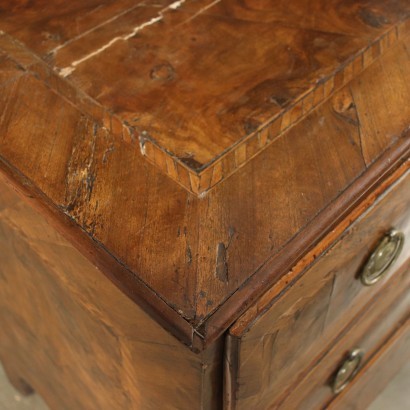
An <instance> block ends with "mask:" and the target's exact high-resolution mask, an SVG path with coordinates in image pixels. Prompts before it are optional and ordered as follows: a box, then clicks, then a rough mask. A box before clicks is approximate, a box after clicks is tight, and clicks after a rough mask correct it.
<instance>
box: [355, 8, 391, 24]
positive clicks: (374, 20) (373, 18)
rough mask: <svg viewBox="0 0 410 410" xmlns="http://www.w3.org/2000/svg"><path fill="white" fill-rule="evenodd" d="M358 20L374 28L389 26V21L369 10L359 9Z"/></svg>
mask: <svg viewBox="0 0 410 410" xmlns="http://www.w3.org/2000/svg"><path fill="white" fill-rule="evenodd" d="M359 16H360V18H361V19H362V20H363V22H364V23H365V24H367V25H368V26H370V27H374V28H381V27H383V26H384V25H386V24H389V20H388V19H387V18H386V16H384V15H381V14H376V13H374V12H373V11H372V10H369V9H361V10H360V12H359Z"/></svg>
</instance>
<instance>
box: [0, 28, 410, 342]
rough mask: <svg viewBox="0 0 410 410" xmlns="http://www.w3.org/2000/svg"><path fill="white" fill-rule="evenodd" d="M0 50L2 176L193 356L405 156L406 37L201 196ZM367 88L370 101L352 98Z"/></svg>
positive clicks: (68, 90) (8, 42) (75, 98)
mask: <svg viewBox="0 0 410 410" xmlns="http://www.w3.org/2000/svg"><path fill="white" fill-rule="evenodd" d="M0 43H1V44H0V49H2V50H4V51H3V54H2V59H1V61H0V64H1V69H2V71H1V72H2V77H1V78H2V80H1V81H2V83H1V84H0V87H1V89H2V94H1V99H0V106H1V110H2V111H1V112H2V116H1V123H0V129H1V134H0V157H1V164H2V165H1V166H2V169H3V172H6V170H8V171H7V172H14V171H18V172H17V173H16V172H14V175H18V174H19V173H20V174H22V175H21V176H20V177H17V178H18V179H20V183H23V184H26V183H27V180H28V181H30V183H31V184H32V185H34V187H33V188H32V189H35V187H37V188H38V189H39V190H40V191H42V192H43V193H44V194H45V195H46V197H48V198H49V200H50V202H51V204H52V205H53V206H55V207H56V208H57V209H58V210H59V212H60V214H64V215H66V216H68V217H69V218H70V219H72V220H73V221H74V222H75V223H77V224H78V226H79V233H80V232H82V231H85V232H86V233H87V234H88V235H89V236H90V237H91V238H92V239H93V240H94V241H95V243H96V248H97V250H98V249H100V248H102V249H103V250H105V251H107V252H108V253H109V254H110V255H111V256H112V263H113V264H118V263H119V264H120V265H121V266H122V267H125V268H126V269H128V270H129V272H130V279H129V280H127V282H126V283H123V287H125V288H130V289H131V288H132V283H131V282H132V281H133V280H132V277H133V276H135V277H136V279H135V282H136V283H137V286H136V288H137V289H138V290H137V291H136V294H138V297H136V298H135V299H136V300H138V299H139V300H140V301H141V302H140V303H142V304H145V305H147V304H148V305H150V306H151V308H153V310H155V309H156V306H157V302H156V301H155V300H159V301H160V302H159V303H163V304H164V305H167V307H168V308H170V310H171V309H172V310H173V311H174V312H176V313H177V315H178V316H180V318H179V319H177V318H175V315H174V316H173V318H172V319H171V318H170V315H168V316H167V317H166V318H164V322H168V323H169V328H174V330H176V329H181V327H184V326H185V330H184V335H185V336H184V337H185V338H187V339H188V341H185V342H186V343H187V344H189V345H191V346H194V345H195V346H196V348H201V346H203V345H204V344H207V343H208V341H212V340H215V339H216V338H217V337H218V336H219V335H221V334H222V333H223V332H224V331H225V330H226V329H227V328H228V327H229V326H230V325H231V324H232V323H233V321H234V320H235V319H236V318H237V317H238V316H239V315H240V314H241V313H243V312H244V310H245V309H246V307H247V306H249V305H250V304H252V303H253V302H254V301H255V300H256V299H257V298H258V297H259V296H260V295H262V294H263V293H264V292H265V291H266V290H267V289H268V288H270V287H271V286H272V284H273V283H274V282H275V281H277V280H278V278H279V277H280V276H281V275H282V274H284V273H286V272H287V271H288V269H289V268H291V267H292V266H293V265H294V264H295V263H296V262H297V259H298V258H300V257H302V256H303V254H304V253H306V252H307V251H308V250H309V249H310V248H311V247H312V246H313V245H314V243H315V242H317V241H318V240H319V237H318V235H325V233H326V230H328V231H329V230H330V229H331V226H332V224H333V226H335V225H336V223H337V222H338V221H339V220H340V219H341V218H342V216H343V215H341V214H340V209H347V208H349V207H353V206H354V204H355V203H356V201H357V200H358V199H359V198H360V195H362V193H363V191H366V190H368V189H369V188H371V187H372V185H373V184H375V183H377V181H378V180H379V178H381V177H382V176H383V175H385V174H388V173H389V172H390V171H391V170H393V169H394V168H395V167H396V166H397V165H398V164H399V163H400V162H401V161H403V160H405V158H406V157H407V155H408V149H409V146H410V140H409V138H408V134H406V130H407V128H408V118H409V117H410V112H409V109H410V108H409V105H408V104H407V105H406V104H405V101H406V99H408V98H410V90H409V87H408V83H409V82H408V76H409V72H408V71H407V70H406V69H405V67H407V66H406V63H407V61H408V60H407V59H408V40H406V41H402V42H400V43H398V44H397V45H396V46H395V47H392V48H391V50H390V51H389V52H387V53H386V54H385V55H384V56H383V57H382V58H381V59H380V60H379V61H378V62H376V63H374V64H373V65H372V66H370V67H369V68H368V69H367V70H365V72H363V73H362V74H361V75H360V76H358V77H357V78H356V79H355V80H354V81H353V82H352V83H350V84H349V85H348V86H346V87H344V88H343V89H342V90H341V91H340V92H337V93H335V95H334V96H333V97H332V98H331V99H330V100H328V101H327V102H326V103H324V104H323V105H322V106H320V107H318V108H317V109H316V110H315V111H314V112H312V113H311V114H310V115H309V116H308V117H307V118H306V119H304V120H303V121H301V122H299V123H298V124H297V125H295V127H293V128H292V129H291V130H289V132H288V134H286V135H284V136H282V137H281V138H279V139H277V140H276V141H275V142H274V143H273V144H271V145H270V146H269V147H268V148H266V150H265V151H264V152H263V153H261V154H260V155H258V157H257V159H256V158H255V160H254V161H252V162H251V163H249V164H248V165H246V166H244V167H242V168H241V169H240V170H238V171H237V172H236V173H235V175H233V176H232V177H231V178H229V180H227V181H225V182H224V183H223V184H220V185H218V186H217V187H215V188H214V189H213V190H212V191H211V192H210V193H209V194H208V195H206V196H205V197H197V196H195V195H192V194H189V193H188V192H186V191H185V190H184V189H182V188H180V187H179V186H177V185H176V184H174V183H173V181H171V180H169V179H168V178H167V177H165V176H163V175H162V174H161V173H160V172H158V171H157V170H156V169H155V168H154V167H152V166H151V165H150V164H148V163H147V162H146V161H145V159H144V158H143V157H142V156H141V153H140V152H139V151H138V150H134V149H130V145H129V143H128V142H127V141H128V140H127V138H128V139H129V138H130V137H129V136H128V137H127V135H128V134H126V128H123V127H122V125H121V123H117V122H115V121H114V118H115V117H114V116H110V117H108V118H106V121H108V123H109V124H110V126H109V127H105V126H101V124H100V123H99V121H98V120H97V119H96V118H97V117H98V112H99V113H100V114H102V113H103V111H104V110H103V108H102V107H101V106H99V105H98V104H96V103H94V102H93V101H92V100H91V99H90V98H87V97H86V95H85V94H84V93H83V92H82V91H81V90H79V89H78V88H76V87H75V86H74V85H73V84H70V83H69V82H67V80H65V79H62V78H61V77H59V76H58V75H56V74H55V73H53V72H52V70H51V71H50V70H47V67H48V66H47V64H45V63H44V62H41V60H40V59H39V58H38V57H36V56H35V55H33V54H31V53H30V52H29V51H27V50H26V49H25V48H24V47H22V46H21V45H19V44H18V43H16V42H15V41H14V40H12V39H10V37H8V36H6V35H3V36H1V37H0ZM375 82H377V83H378V84H380V86H379V88H378V90H377V91H375V92H373V93H371V94H370V93H361V89H362V87H367V88H368V89H370V87H371V85H372V84H374V83H375ZM399 88H400V90H401V91H400V94H398V93H397V92H396V90H397V89H399ZM28 90H29V91H28ZM352 101H353V103H352ZM386 104H388V105H387V107H388V109H386ZM377 107H379V108H380V109H377ZM98 110H100V111H98ZM50 118H54V119H55V121H53V122H50V121H49V119H50ZM117 125H119V130H120V131H121V133H122V132H123V131H124V134H121V135H122V138H117V137H116V134H115V132H114V131H115V130H116V129H117ZM380 130H382V132H381V131H380ZM125 140H127V141H125ZM383 155H384V156H383ZM240 159H241V157H238V160H240ZM167 164H168V166H170V167H171V165H170V164H169V163H167ZM232 166H233V165H232ZM10 170H14V171H10ZM368 170H374V171H368ZM175 172H177V171H175ZM221 172H222V168H221ZM349 187H350V188H349ZM40 201H43V199H41V200H40ZM335 201H339V202H337V203H339V205H340V208H339V209H338V208H337V207H336V206H330V205H331V204H334V203H335ZM238 204H240V206H238ZM342 204H344V205H342ZM326 209H328V212H324V211H325V210H326ZM346 212H347V211H346ZM54 215H58V212H57V213H54ZM255 223H257V225H258V226H259V229H255ZM309 232H310V233H309ZM76 241H77V239H75V240H74V244H75V243H76ZM79 247H80V246H79ZM224 248H225V251H223V249H224ZM218 250H222V254H223V253H224V255H225V256H224V258H218V254H219V255H221V253H218ZM223 259H225V261H224V260H223ZM285 259H286V261H285V262H284V260H285ZM279 261H281V262H279ZM221 267H223V269H222V270H221ZM112 271H113V269H112V268H110V269H107V274H108V275H111V276H112V275H113V274H112V273H111V272H112ZM218 272H219V273H218ZM221 272H222V273H223V274H220V273H221ZM116 275H117V274H116V273H115V274H114V277H116V278H117V279H116V281H117V283H121V282H124V279H121V278H119V277H118V276H116ZM139 281H141V286H140V285H138V282H139ZM133 292H134V290H133V291H132V292H129V293H133ZM147 293H151V297H149V296H147ZM134 295H135V293H134ZM162 311H163V312H164V311H165V310H164V309H163V310H162ZM171 316H172V315H171ZM181 318H182V321H183V322H184V323H185V325H181V323H180V322H181V321H180V319H181ZM193 335H194V336H193ZM178 337H181V335H180V333H179V334H178Z"/></svg>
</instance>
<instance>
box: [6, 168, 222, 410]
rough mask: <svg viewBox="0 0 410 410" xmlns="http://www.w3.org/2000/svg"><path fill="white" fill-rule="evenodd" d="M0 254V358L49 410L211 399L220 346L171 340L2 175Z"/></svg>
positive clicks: (199, 404) (177, 404) (193, 404)
mask: <svg viewBox="0 0 410 410" xmlns="http://www.w3.org/2000/svg"><path fill="white" fill-rule="evenodd" d="M0 255H1V263H0V324H1V329H2V331H1V338H0V359H1V361H2V362H3V363H4V365H5V367H6V368H7V370H8V373H9V375H10V378H16V379H24V380H25V381H26V382H27V383H28V384H29V385H30V386H32V387H33V388H34V389H35V390H36V391H37V392H38V393H39V394H40V395H41V396H43V397H44V399H45V401H46V402H47V403H48V405H49V406H50V407H51V408H52V409H90V410H94V409H96V408H98V409H107V410H108V409H109V410H113V409H138V410H140V409H144V410H145V409H147V410H151V409H152V410H157V409H178V410H183V409H189V410H191V409H193V408H195V409H196V408H198V409H200V408H201V409H206V408H212V409H214V408H218V406H219V401H220V395H219V393H218V392H219V390H218V388H219V387H218V386H219V374H220V372H219V371H217V368H218V360H219V358H218V354H220V349H219V348H218V347H216V346H213V347H212V348H210V349H209V350H208V351H206V352H203V353H202V354H199V355H196V354H194V353H193V352H191V351H190V350H189V349H188V348H186V347H185V346H183V345H182V344H181V343H179V342H178V341H177V340H176V339H175V338H174V337H173V336H171V335H170V334H168V333H167V332H166V331H165V330H164V329H163V328H162V327H160V326H159V325H158V324H157V323H156V322H155V321H154V320H153V319H151V318H150V317H149V316H148V315H147V314H146V313H145V312H143V311H142V310H141V309H140V308H139V307H138V306H137V305H136V304H135V303H133V302H132V301H131V300H130V299H129V298H128V297H126V296H125V295H124V294H123V293H122V292H121V291H120V290H119V289H118V288H117V287H116V286H115V285H114V284H113V283H112V282H111V281H110V280H108V279H107V278H106V277H105V276H104V275H103V274H102V273H101V272H100V271H99V270H98V269H97V268H96V267H94V266H93V265H92V264H91V263H90V262H89V261H88V260H87V259H86V258H85V257H84V256H82V255H81V254H80V253H79V252H78V251H77V250H76V249H74V248H73V247H72V246H71V245H70V244H69V243H68V242H67V241H66V240H65V239H64V238H62V237H61V236H60V235H59V234H58V233H57V232H56V231H55V230H54V229H53V228H52V227H50V225H49V224H47V222H46V221H45V220H44V219H43V218H42V217H41V216H40V215H39V214H38V213H36V212H35V211H33V210H32V209H31V208H30V207H29V206H28V205H27V204H26V203H25V202H24V201H23V200H21V199H20V197H19V195H18V194H17V193H16V192H14V190H13V189H12V188H11V187H10V186H9V185H8V184H7V183H6V182H5V180H4V179H2V177H1V176H0ZM204 369H211V371H207V370H204ZM204 386H206V387H207V389H208V392H207V394H205V393H204V392H203V391H202V390H203V389H204Z"/></svg>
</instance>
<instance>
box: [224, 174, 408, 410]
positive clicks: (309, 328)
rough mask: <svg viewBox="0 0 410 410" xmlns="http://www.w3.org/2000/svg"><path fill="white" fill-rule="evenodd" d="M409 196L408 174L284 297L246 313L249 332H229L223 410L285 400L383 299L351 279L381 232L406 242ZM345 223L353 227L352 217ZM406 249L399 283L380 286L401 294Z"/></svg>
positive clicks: (265, 405) (238, 329)
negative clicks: (227, 396) (337, 338)
mask: <svg viewBox="0 0 410 410" xmlns="http://www.w3.org/2000/svg"><path fill="white" fill-rule="evenodd" d="M409 195H410V174H409V173H407V176H406V175H405V176H402V177H401V180H400V182H398V183H397V184H395V185H394V186H393V188H391V189H389V190H388V193H385V192H380V193H379V196H380V197H379V198H381V199H379V200H378V202H376V204H375V205H373V206H372V207H371V209H370V211H368V212H367V213H365V214H364V215H361V216H360V218H359V220H358V221H357V222H355V223H353V225H352V226H350V227H349V229H348V230H346V231H344V232H343V231H342V230H341V229H340V228H339V227H338V229H337V232H338V235H339V238H338V239H336V240H334V239H333V241H334V243H333V245H332V246H331V247H330V249H328V250H327V251H326V253H325V254H323V255H320V251H319V253H317V252H318V251H317V250H314V251H313V252H314V253H315V259H316V261H313V264H312V265H310V266H309V267H308V268H307V269H306V272H305V273H304V275H303V276H302V277H301V278H300V279H299V280H297V281H296V282H293V281H289V279H288V290H287V292H286V293H285V294H284V295H278V296H277V297H276V298H275V297H273V296H272V295H269V298H270V301H271V302H270V304H269V305H267V306H266V305H265V306H263V305H262V307H263V310H262V308H261V307H259V308H260V310H259V317H255V316H252V313H253V312H252V309H250V311H251V314H249V313H247V315H248V316H250V317H251V318H252V321H249V322H248V326H247V327H246V328H241V325H240V323H238V324H236V325H235V326H234V327H233V328H232V329H231V330H230V333H231V335H232V336H231V337H232V338H233V340H231V341H230V343H234V344H236V350H237V351H236V353H235V357H232V358H231V360H232V361H234V362H236V363H237V368H236V369H235V368H232V369H228V370H230V371H233V372H234V373H236V376H230V380H231V381H232V384H231V385H230V386H228V387H227V389H234V390H233V392H232V393H231V396H232V399H231V400H230V403H231V405H230V406H231V407H230V406H227V408H261V409H263V408H268V407H269V408H270V406H273V403H275V400H276V401H278V400H279V397H281V396H282V397H283V396H286V394H289V393H290V392H289V391H287V390H286V389H289V388H292V389H293V388H294V385H295V384H296V381H297V380H298V379H300V377H301V375H302V374H303V372H304V371H306V370H305V369H306V368H308V366H309V363H311V361H312V360H313V358H314V357H315V355H317V354H318V352H320V351H322V349H324V347H325V346H326V345H328V344H330V343H333V341H332V339H333V337H334V335H335V334H337V333H338V332H339V331H340V329H343V328H345V327H346V326H347V325H348V323H349V322H350V320H351V318H352V317H354V316H355V315H357V314H358V313H359V312H360V311H361V310H362V309H363V307H364V306H365V305H366V304H367V303H369V302H370V301H371V300H373V299H375V298H376V297H377V295H379V297H382V298H384V299H385V297H386V291H385V289H384V288H383V284H382V283H380V284H379V285H380V286H373V287H371V288H367V287H364V286H363V285H362V284H361V282H360V281H359V280H358V278H357V274H358V272H359V271H360V268H361V266H362V265H363V263H364V261H365V260H366V259H367V257H368V255H369V253H370V252H371V250H372V249H373V248H374V246H375V244H377V242H378V241H379V239H380V237H381V236H383V235H384V233H385V232H387V231H389V229H391V228H392V227H395V226H397V229H401V230H403V232H405V235H406V236H408V235H409V234H410V230H409V229H410V214H409V203H410V196H409ZM348 219H349V224H351V223H352V222H353V221H352V216H349V217H348ZM342 226H343V225H342ZM409 246H410V245H409V244H406V247H405V249H404V250H403V253H402V256H401V257H400V259H399V260H398V261H397V265H395V267H394V269H398V268H399V267H400V266H403V267H404V270H403V269H402V271H401V276H399V277H397V278H394V279H393V277H394V276H395V275H396V274H394V273H391V274H390V275H389V277H387V278H385V279H384V282H386V281H387V282H390V281H392V280H394V282H395V283H396V284H398V283H401V285H400V288H402V287H404V286H405V282H406V278H407V280H408V275H407V273H408V269H409V268H410V264H409V263H410V261H409V255H410V247H409ZM389 286H391V285H389ZM380 295H382V296H380ZM384 299H383V300H384ZM258 303H261V301H259V302H258ZM248 320H249V318H248ZM242 326H243V324H242ZM301 341H303V343H301ZM250 358H252V360H250ZM235 379H236V380H235ZM297 391H298V392H299V390H297ZM298 394H299V393H298ZM235 398H236V400H237V403H236V404H235ZM235 406H237V407H235ZM288 406H290V407H288V408H296V407H292V406H293V405H288ZM285 408H286V406H285ZM313 408H314V406H313Z"/></svg>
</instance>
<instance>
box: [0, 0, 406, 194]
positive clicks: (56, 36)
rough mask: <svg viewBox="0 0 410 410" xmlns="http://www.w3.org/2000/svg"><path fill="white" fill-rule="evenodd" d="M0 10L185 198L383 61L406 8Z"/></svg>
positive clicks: (47, 5)
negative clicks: (184, 191)
mask: <svg viewBox="0 0 410 410" xmlns="http://www.w3.org/2000/svg"><path fill="white" fill-rule="evenodd" d="M2 3H4V4H7V3H9V5H3V4H2V5H1V9H0V10H1V16H2V19H1V20H2V21H1V26H0V28H1V29H3V30H4V31H5V32H7V33H9V34H11V35H13V36H14V37H16V38H17V39H19V40H20V41H23V42H24V43H25V44H26V45H27V46H29V47H30V48H31V49H32V50H33V51H35V52H36V53H37V54H38V55H40V56H41V57H43V58H44V60H45V61H47V63H48V64H50V65H51V66H52V67H53V68H54V69H55V70H56V71H57V72H59V73H60V75H61V76H63V77H65V78H68V79H70V81H71V82H72V83H73V84H74V85H76V86H77V87H79V88H80V89H81V90H82V91H84V92H85V93H86V94H87V95H88V96H90V97H91V98H93V99H94V100H95V102H96V103H98V104H100V105H101V106H102V107H103V108H104V111H106V113H110V114H112V115H114V116H115V117H116V119H115V121H119V122H121V123H122V124H123V125H124V126H125V127H127V128H128V129H129V133H130V134H131V138H138V139H139V142H140V145H141V149H142V152H143V153H144V155H146V156H147V157H148V158H149V159H150V160H151V161H153V162H155V163H156V164H157V165H158V166H159V167H160V168H161V169H162V170H163V171H164V172H166V173H167V174H169V175H170V176H171V177H172V178H174V179H176V180H177V181H178V182H180V183H181V184H182V185H184V186H185V187H186V188H187V189H189V190H190V191H192V192H194V193H202V192H204V191H206V190H208V189H210V188H211V187H212V186H214V185H215V184H216V183H218V182H220V181H221V180H223V179H224V178H225V177H227V176H228V175H230V174H231V173H233V172H234V171H235V170H236V169H237V168H238V167H240V166H241V165H242V164H243V163H245V162H246V161H247V160H248V159H249V158H250V157H252V156H254V155H255V154H256V153H257V152H258V151H260V150H263V149H264V147H265V146H266V145H267V144H268V143H269V142H270V141H271V140H272V139H273V138H275V137H276V136H277V135H279V134H280V133H281V132H283V131H284V130H285V129H287V128H288V127H290V126H292V125H293V124H294V123H295V122H296V121H298V120H300V119H301V118H302V117H303V116H305V115H306V114H308V113H309V112H310V111H311V110H312V109H314V108H315V106H316V105H317V104H319V103H320V102H322V101H323V99H325V98H326V97H328V96H329V95H330V94H331V93H332V92H333V91H334V90H335V89H337V88H340V87H341V86H342V85H343V84H345V83H347V82H348V81H349V80H350V79H351V77H352V76H354V75H356V74H357V73H358V72H360V71H362V70H363V68H365V67H366V66H367V65H368V64H370V63H371V62H372V61H373V60H374V58H375V57H377V56H378V55H380V54H381V53H384V52H385V51H386V49H387V48H388V45H389V44H390V43H389V40H388V39H387V38H385V37H386V36H388V34H389V32H390V31H391V30H396V27H397V26H398V25H399V22H400V21H401V20H404V18H405V17H406V16H407V15H408V13H409V10H410V6H409V3H408V2H406V1H393V0H387V1H386V0H383V1H380V0H379V1H374V0H373V1H365V2H363V1H352V0H348V1H345V0H343V1H341V0H330V1H329V0H323V1H322V0H315V1H312V0H299V1H282V0H280V1H255V0H249V1H246V0H245V1H238V0H219V1H215V0H204V1H192V0H179V1H172V0H167V1H155V0H152V1H150V0H148V1H144V2H142V1H135V0H121V1H116V2H113V1H108V0H91V1H60V0H54V1H51V2H50V1H34V2H26V1H17V2H2ZM383 40H384V42H383ZM378 43H379V44H378ZM372 45H373V46H374V45H377V46H376V47H377V50H376V49H375V47H373V48H372V47H371V46H372ZM369 48H370V52H367V51H369ZM118 127H119V126H118ZM224 157H229V158H228V159H225V158H224ZM228 161H230V162H231V163H230V165H229V167H227V166H225V167H224V169H222V167H223V165H222V162H225V163H227V162H228ZM180 173H185V174H186V175H184V176H182V175H179V174H180Z"/></svg>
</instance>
